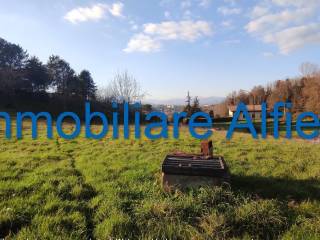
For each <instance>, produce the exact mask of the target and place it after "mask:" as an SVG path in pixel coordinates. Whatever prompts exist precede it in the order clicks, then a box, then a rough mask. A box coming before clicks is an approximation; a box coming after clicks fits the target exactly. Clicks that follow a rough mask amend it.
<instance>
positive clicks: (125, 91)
mask: <svg viewBox="0 0 320 240" xmlns="http://www.w3.org/2000/svg"><path fill="white" fill-rule="evenodd" d="M108 94H109V96H110V97H111V98H112V99H113V100H114V101H117V102H124V101H125V102H129V103H130V102H136V101H141V100H142V99H143V98H144V96H145V93H143V92H142V90H141V88H140V84H139V83H138V82H137V80H136V79H135V78H134V77H133V76H132V75H129V73H128V71H124V72H118V73H117V74H116V75H115V76H114V78H113V80H112V81H111V82H110V84H109V86H108Z"/></svg>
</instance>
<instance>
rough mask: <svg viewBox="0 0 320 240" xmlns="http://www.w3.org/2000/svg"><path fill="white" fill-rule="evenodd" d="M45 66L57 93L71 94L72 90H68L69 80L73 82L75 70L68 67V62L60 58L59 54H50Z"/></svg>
mask: <svg viewBox="0 0 320 240" xmlns="http://www.w3.org/2000/svg"><path fill="white" fill-rule="evenodd" d="M47 68H48V72H49V76H50V80H51V83H52V85H51V86H52V87H53V88H54V89H55V90H56V92H57V93H59V94H63V95H71V94H72V90H71V89H70V90H71V91H69V90H68V85H70V83H68V82H69V81H71V82H74V77H75V71H74V70H73V69H72V68H71V67H70V65H69V63H68V62H66V61H65V60H63V59H61V58H60V57H59V56H54V55H53V56H50V57H49V60H48V63H47Z"/></svg>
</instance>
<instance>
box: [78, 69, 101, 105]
mask: <svg viewBox="0 0 320 240" xmlns="http://www.w3.org/2000/svg"><path fill="white" fill-rule="evenodd" d="M78 78H79V80H80V83H81V95H82V97H83V98H84V99H85V100H92V99H95V98H96V92H97V86H96V84H95V82H94V81H93V78H92V77H91V73H90V72H89V71H88V70H83V71H81V73H80V74H79V76H78Z"/></svg>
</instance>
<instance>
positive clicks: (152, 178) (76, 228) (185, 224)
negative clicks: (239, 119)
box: [0, 123, 320, 239]
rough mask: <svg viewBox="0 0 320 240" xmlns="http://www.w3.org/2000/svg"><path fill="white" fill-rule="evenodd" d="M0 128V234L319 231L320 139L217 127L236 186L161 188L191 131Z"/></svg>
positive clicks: (274, 234)
mask: <svg viewBox="0 0 320 240" xmlns="http://www.w3.org/2000/svg"><path fill="white" fill-rule="evenodd" d="M43 127H44V126H43V125H42V126H41V128H43ZM66 128H71V126H67V127H66ZM0 131H1V132H0V173H1V174H0V238H4V237H5V238H8V239H89V238H92V239H110V238H126V239H127V238H130V239H152V238H153V239H156V238H157V239H164V238H168V239H252V238H253V239H320V157H319V156H320V144H318V145H317V144H312V143H309V142H307V141H303V140H291V141H290V140H285V139H279V140H274V139H272V138H271V137H269V138H268V139H267V140H253V139H252V138H251V136H249V135H247V134H244V133H237V134H235V135H234V137H233V139H232V140H230V141H228V140H226V138H225V133H224V132H215V133H214V135H213V137H212V140H213V142H214V146H215V153H216V154H220V155H223V156H224V157H225V160H226V162H227V164H228V165H229V168H230V171H231V174H232V179H231V181H232V182H231V186H227V185H226V186H222V187H215V188H211V189H207V188H201V189H198V190H189V191H185V192H174V193H165V192H163V191H162V188H161V163H162V160H163V158H164V156H165V155H166V154H167V153H169V152H171V151H174V150H177V149H180V150H183V151H187V152H199V140H195V139H193V138H191V137H190V136H189V134H188V132H187V131H186V130H182V134H181V137H180V139H179V140H174V139H162V140H157V141H151V140H147V139H141V140H135V139H132V140H124V139H119V140H112V139H110V137H106V138H105V139H103V140H88V139H85V138H84V137H78V138H76V139H74V140H71V141H67V140H63V139H61V138H58V137H55V138H54V139H53V140H48V139H46V138H45V137H44V132H43V129H42V130H40V137H39V139H37V140H31V136H30V134H31V131H30V123H29V124H26V126H25V129H24V138H23V139H22V140H16V139H14V138H13V139H12V140H5V139H4V136H3V126H1V130H0ZM109 136H110V134H109Z"/></svg>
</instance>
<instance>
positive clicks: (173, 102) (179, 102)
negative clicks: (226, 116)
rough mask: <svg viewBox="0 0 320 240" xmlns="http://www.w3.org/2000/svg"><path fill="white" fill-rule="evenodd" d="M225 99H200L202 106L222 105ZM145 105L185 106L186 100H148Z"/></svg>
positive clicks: (213, 97)
mask: <svg viewBox="0 0 320 240" xmlns="http://www.w3.org/2000/svg"><path fill="white" fill-rule="evenodd" d="M224 99H225V98H224V97H215V96H212V97H199V101H200V105H211V104H216V103H220V102H222V101H223V100H224ZM143 103H149V104H154V105H185V104H186V99H185V98H170V99H160V100H159V99H146V100H144V101H143Z"/></svg>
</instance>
